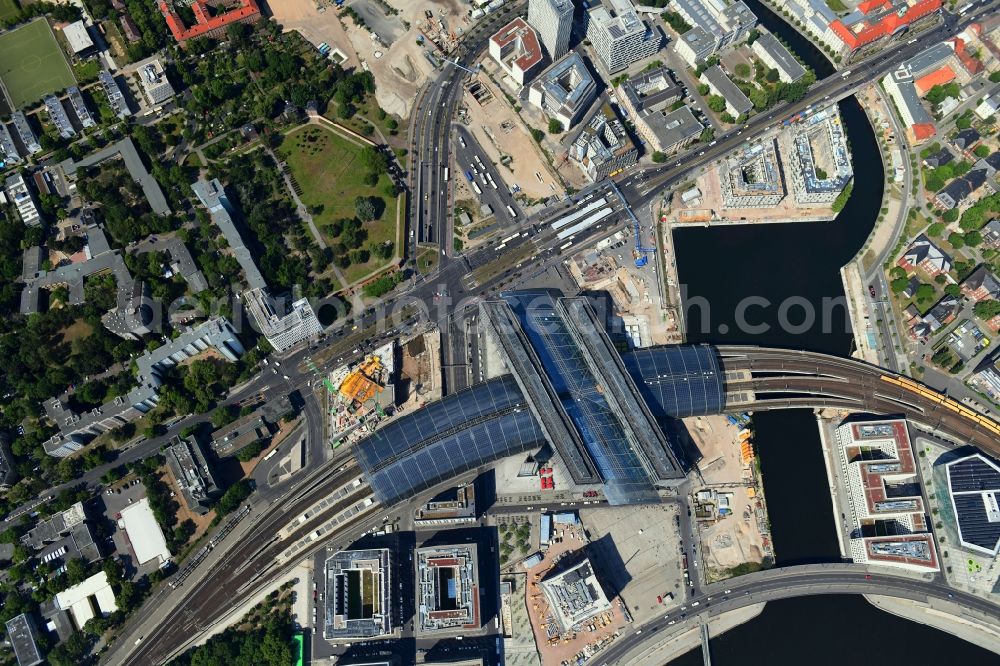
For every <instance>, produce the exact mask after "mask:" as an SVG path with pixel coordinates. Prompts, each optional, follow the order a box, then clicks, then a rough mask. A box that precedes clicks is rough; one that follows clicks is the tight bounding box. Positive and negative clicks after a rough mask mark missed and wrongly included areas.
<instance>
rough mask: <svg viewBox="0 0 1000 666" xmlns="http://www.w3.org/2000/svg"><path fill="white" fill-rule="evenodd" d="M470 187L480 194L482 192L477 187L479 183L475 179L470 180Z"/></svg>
mask: <svg viewBox="0 0 1000 666" xmlns="http://www.w3.org/2000/svg"><path fill="white" fill-rule="evenodd" d="M472 189H474V190H475V191H476V194H482V193H483V191H482V190H481V189H479V183H477V182H476V181H472Z"/></svg>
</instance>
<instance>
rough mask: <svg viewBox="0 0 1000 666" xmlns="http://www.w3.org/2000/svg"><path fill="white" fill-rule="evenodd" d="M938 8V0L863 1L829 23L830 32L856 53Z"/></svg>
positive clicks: (939, 0)
mask: <svg viewBox="0 0 1000 666" xmlns="http://www.w3.org/2000/svg"><path fill="white" fill-rule="evenodd" d="M939 9H941V0H915V1H914V0H909V1H906V0H902V1H900V0H896V1H895V2H890V1H889V0H865V2H862V3H861V4H859V5H858V9H857V11H856V12H853V13H851V14H849V15H848V16H846V17H844V18H843V19H841V18H838V19H835V20H833V21H831V22H830V29H831V30H833V32H834V33H835V34H836V35H837V37H839V38H840V40H841V41H842V42H843V43H844V45H845V46H846V47H847V50H848V51H856V50H858V49H860V48H861V47H863V46H867V45H869V44H872V43H874V42H877V41H878V40H880V39H882V38H884V37H889V36H891V35H893V34H896V33H897V32H899V31H901V30H902V29H903V28H905V27H907V26H909V25H910V24H911V23H914V22H915V21H918V20H920V19H922V18H924V17H926V16H928V15H930V14H932V13H933V12H936V11H937V10H939ZM845 20H846V21H849V23H845V22H844V21H845Z"/></svg>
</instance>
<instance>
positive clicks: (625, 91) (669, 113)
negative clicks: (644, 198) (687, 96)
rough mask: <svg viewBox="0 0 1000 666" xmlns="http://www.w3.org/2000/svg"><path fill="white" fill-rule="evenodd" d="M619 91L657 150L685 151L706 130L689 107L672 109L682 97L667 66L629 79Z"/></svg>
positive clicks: (642, 133) (643, 134)
mask: <svg viewBox="0 0 1000 666" xmlns="http://www.w3.org/2000/svg"><path fill="white" fill-rule="evenodd" d="M618 90H619V95H618V102H619V104H620V105H621V107H622V108H623V109H624V110H625V112H626V113H627V114H628V117H629V118H630V119H631V120H632V123H633V124H634V125H635V129H636V132H638V133H639V136H641V137H642V138H643V139H644V140H645V141H646V142H647V143H649V144H650V146H651V147H652V149H653V150H654V151H658V152H663V153H671V152H673V151H675V150H677V149H679V148H683V147H684V146H686V145H687V144H689V143H691V141H693V140H694V139H696V138H697V137H698V136H699V135H700V134H701V132H702V130H703V129H705V128H704V126H703V125H702V124H701V123H700V122H698V119H697V118H695V116H694V114H693V113H692V112H691V109H689V108H688V107H686V106H682V107H681V108H679V109H674V110H671V107H672V106H673V104H674V102H676V101H677V100H679V99H681V97H682V94H681V88H680V86H678V85H677V84H676V83H675V82H674V80H673V78H672V76H671V73H670V70H669V69H667V68H666V67H658V68H656V69H653V70H651V71H648V72H643V73H641V74H639V75H637V76H635V77H631V78H629V79H626V80H625V81H624V82H623V83H622V84H621V86H619V89H618Z"/></svg>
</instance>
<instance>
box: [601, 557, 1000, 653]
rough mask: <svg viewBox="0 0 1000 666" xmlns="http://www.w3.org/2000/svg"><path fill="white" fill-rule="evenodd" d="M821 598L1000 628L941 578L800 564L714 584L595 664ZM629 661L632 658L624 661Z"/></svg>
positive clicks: (990, 612) (997, 619) (982, 604)
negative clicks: (740, 615)
mask: <svg viewBox="0 0 1000 666" xmlns="http://www.w3.org/2000/svg"><path fill="white" fill-rule="evenodd" d="M818 594H871V595H884V596H889V597H896V598H899V599H909V600H912V601H916V602H919V603H928V602H929V601H932V602H933V603H934V604H935V607H936V608H937V609H938V610H941V611H944V612H947V613H950V614H954V615H959V616H965V617H964V619H965V620H967V621H968V620H972V621H980V622H984V621H985V622H989V623H990V624H992V625H994V626H996V625H1000V607H998V606H997V605H996V604H993V603H991V602H990V601H988V600H986V599H983V598H982V597H978V596H975V595H972V594H968V593H965V592H959V591H957V590H955V589H953V588H951V587H949V586H948V585H947V584H945V583H944V582H943V581H941V580H940V579H935V580H926V579H924V578H921V577H918V576H914V575H907V574H893V573H888V572H886V571H885V570H884V569H879V568H877V567H876V568H868V567H866V566H864V565H860V564H815V565H802V566H792V567H781V568H779V569H770V570H767V571H762V572H758V573H753V574H748V575H746V576H740V577H739V578H734V579H732V580H730V581H726V582H724V583H715V584H713V585H710V586H708V587H707V588H706V589H705V590H704V591H703V592H702V593H700V594H696V595H692V596H691V597H689V598H688V599H687V600H686V601H685V602H683V603H682V604H681V607H682V608H683V610H681V608H677V609H674V610H672V611H670V612H668V613H667V614H666V615H665V616H663V617H662V618H659V619H657V620H653V621H652V622H650V623H649V624H647V625H644V626H641V627H634V628H632V629H631V630H630V631H629V632H628V633H626V634H625V635H624V636H622V637H621V638H620V639H619V640H617V641H615V642H614V643H613V644H612V645H611V647H610V648H608V650H607V651H605V652H602V653H600V654H599V655H597V656H596V657H595V663H597V664H602V665H607V666H611V665H613V664H625V663H637V664H638V663H643V661H641V660H638V659H636V657H637V656H638V654H639V653H637V650H638V649H639V648H640V647H641V646H643V644H644V643H650V644H654V643H660V642H664V641H667V640H669V639H671V638H674V637H677V636H678V635H680V634H682V633H684V632H686V631H690V630H691V629H692V628H694V627H697V626H698V625H697V623H698V621H699V620H702V619H704V618H707V617H709V616H713V615H718V614H720V613H723V612H726V611H731V610H736V609H738V608H742V607H745V606H750V605H753V604H758V603H762V602H767V601H774V600H777V599H787V598H789V597H798V596H809V595H818ZM627 657H632V658H631V659H628V660H626V658H627Z"/></svg>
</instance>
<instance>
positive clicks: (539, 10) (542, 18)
mask: <svg viewBox="0 0 1000 666" xmlns="http://www.w3.org/2000/svg"><path fill="white" fill-rule="evenodd" d="M528 23H529V24H530V25H531V27H532V28H534V29H535V30H536V31H537V32H538V38H539V39H540V40H541V42H542V46H544V47H545V52H546V54H547V55H548V56H549V59H550V60H558V59H559V58H562V57H563V56H564V55H565V54H566V52H567V51H569V35H570V32H571V31H572V29H573V1H572V0H528Z"/></svg>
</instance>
